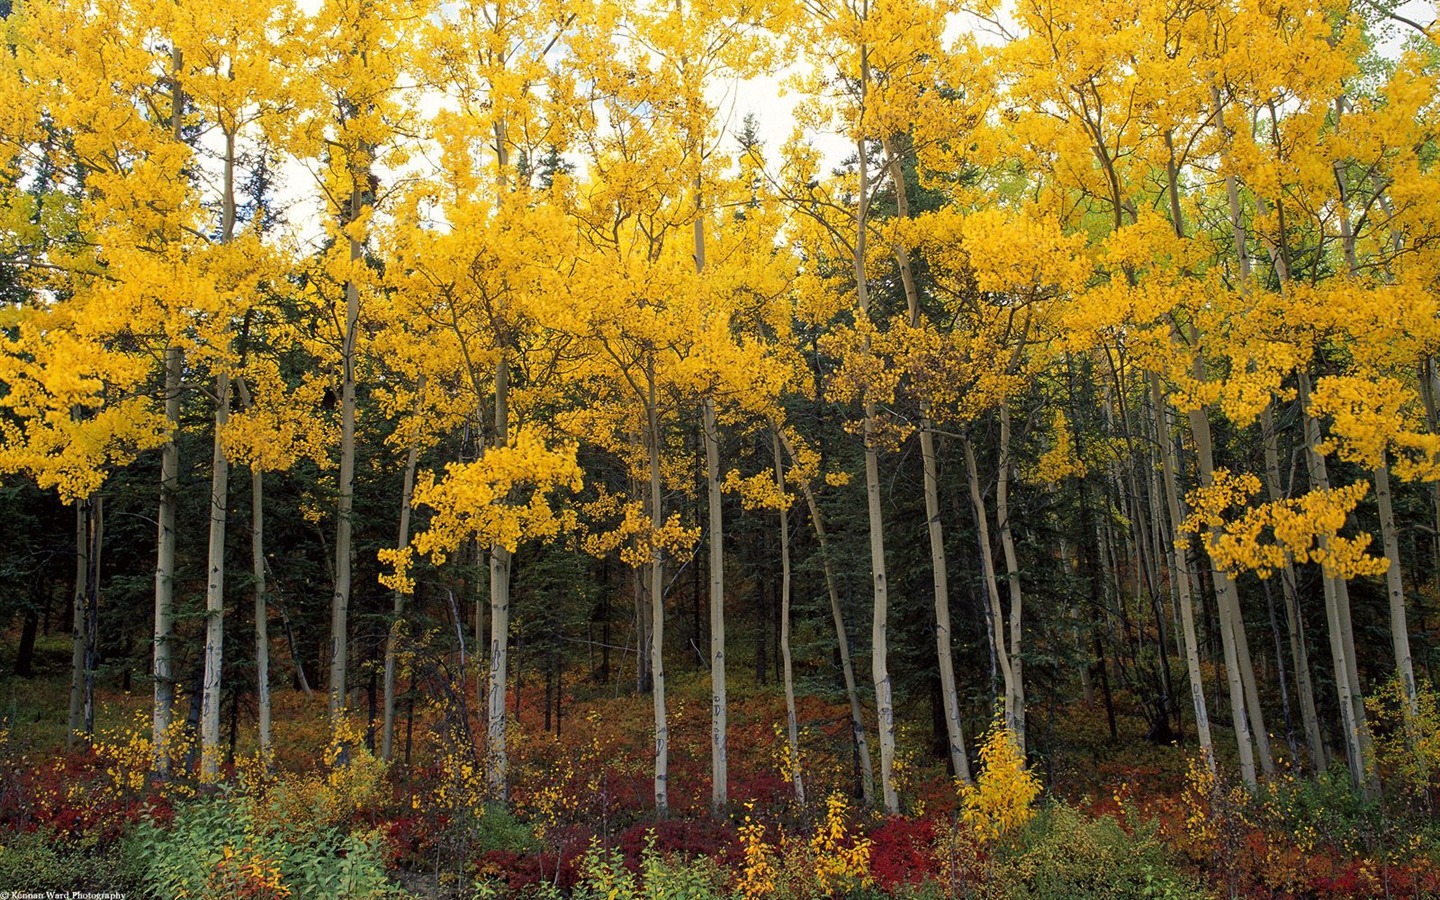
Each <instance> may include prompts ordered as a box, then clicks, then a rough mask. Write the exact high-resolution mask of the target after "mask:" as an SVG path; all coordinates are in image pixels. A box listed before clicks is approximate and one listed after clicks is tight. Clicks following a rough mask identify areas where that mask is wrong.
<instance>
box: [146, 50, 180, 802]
mask: <svg viewBox="0 0 1440 900" xmlns="http://www.w3.org/2000/svg"><path fill="white" fill-rule="evenodd" d="M181 62H182V60H181V53H180V50H179V48H176V49H175V50H173V51H172V54H171V84H170V137H171V139H172V140H174V141H176V142H179V141H180V140H181V135H182V130H183V127H184V112H185V110H184V106H185V103H184V94H183V92H182V90H181V87H180V70H181ZM184 366H185V357H184V352H183V351H182V350H181V349H180V348H179V347H177V346H174V345H171V346H169V347H166V348H165V428H166V440H165V443H164V444H162V445H161V447H160V509H159V512H158V513H157V514H156V517H155V519H156V532H157V534H156V538H155V647H154V664H153V668H152V670H151V675H152V676H153V677H154V679H155V682H154V705H153V709H152V712H151V746H152V747H153V748H154V752H155V772H156V774H158V775H159V776H160V777H162V778H164V777H167V776H168V775H169V774H170V747H169V737H170V722H171V720H172V718H173V716H174V706H175V676H174V671H173V663H172V649H171V647H170V641H171V637H172V635H173V633H174V630H175V511H176V508H177V506H178V505H179V499H178V496H177V495H178V494H179V490H180V445H179V443H178V442H177V441H176V439H175V436H176V434H177V432H178V431H179V430H180V384H181V377H182V373H183V369H184Z"/></svg>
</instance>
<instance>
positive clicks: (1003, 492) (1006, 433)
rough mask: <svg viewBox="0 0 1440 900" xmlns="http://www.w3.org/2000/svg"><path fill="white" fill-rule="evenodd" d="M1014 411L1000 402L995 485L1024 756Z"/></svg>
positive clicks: (1011, 700)
mask: <svg viewBox="0 0 1440 900" xmlns="http://www.w3.org/2000/svg"><path fill="white" fill-rule="evenodd" d="M1009 484H1010V407H1009V406H1008V405H1007V404H1006V402H1005V401H1004V400H1002V401H1001V402H1000V464H999V471H998V472H997V473H996V481H995V517H996V519H997V520H998V521H999V525H1000V546H1001V549H1002V550H1003V551H1004V553H1005V579H1006V581H1007V582H1008V583H1009V585H1010V653H1009V655H1010V691H1009V693H1008V694H1007V695H1006V697H1005V717H1006V719H1007V721H1008V724H1009V726H1010V730H1011V732H1013V733H1014V735H1015V742H1016V744H1018V745H1019V747H1020V750H1021V752H1024V750H1025V679H1024V677H1023V672H1022V669H1021V666H1022V663H1023V660H1022V659H1021V656H1020V648H1021V646H1022V645H1021V631H1020V625H1021V609H1022V606H1021V603H1022V600H1023V596H1022V594H1021V592H1020V562H1019V559H1018V558H1017V556H1016V554H1015V537H1014V532H1013V531H1012V529H1011V527H1010V499H1009V497H1010V493H1009Z"/></svg>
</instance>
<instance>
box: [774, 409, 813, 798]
mask: <svg viewBox="0 0 1440 900" xmlns="http://www.w3.org/2000/svg"><path fill="white" fill-rule="evenodd" d="M771 445H772V446H771V449H772V450H773V451H774V455H775V487H776V488H777V489H778V490H779V491H780V495H781V497H782V503H781V506H780V510H779V512H780V661H781V672H782V676H783V678H784V681H785V738H786V740H787V741H788V742H789V747H790V773H789V774H790V784H791V785H792V786H793V787H794V789H795V802H796V803H798V804H799V805H800V806H801V807H802V808H803V807H804V806H805V779H804V776H803V774H802V773H801V770H800V726H799V722H798V720H797V717H796V715H795V671H794V667H793V665H792V660H791V658H790V509H789V506H788V505H786V504H785V503H784V502H783V498H784V496H785V460H784V458H783V457H782V456H781V455H780V435H779V434H778V433H773V434H772V435H771Z"/></svg>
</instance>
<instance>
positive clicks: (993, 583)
mask: <svg viewBox="0 0 1440 900" xmlns="http://www.w3.org/2000/svg"><path fill="white" fill-rule="evenodd" d="M962 443H963V445H964V451H965V474H966V476H967V478H968V480H969V483H970V506H971V508H972V509H973V510H974V512H975V530H976V538H977V541H978V542H979V544H980V572H981V575H982V576H983V577H984V579H985V594H986V597H987V598H988V600H989V615H988V616H987V619H988V623H987V624H988V625H989V626H990V647H991V652H992V653H993V654H994V656H995V662H996V664H997V666H998V668H999V669H1000V679H1001V682H1002V684H1003V686H1004V695H1003V697H1002V700H1003V701H1004V704H1005V724H1006V726H1007V727H1010V726H1011V725H1012V722H1011V702H1012V700H1013V698H1014V696H1015V677H1014V670H1013V669H1012V668H1011V660H1010V650H1009V646H1008V644H1007V643H1006V640H1005V612H1004V610H1003V609H1002V608H1001V606H1000V584H999V579H998V577H997V576H996V574H995V558H994V556H993V554H992V553H991V551H990V547H991V544H990V511H989V509H988V508H987V507H986V506H985V497H984V495H983V494H982V493H981V491H980V470H979V467H978V466H977V465H976V463H975V448H974V446H973V445H972V444H971V443H970V439H969V438H968V437H966V438H964V439H963V441H962Z"/></svg>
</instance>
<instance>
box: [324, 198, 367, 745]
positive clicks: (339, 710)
mask: <svg viewBox="0 0 1440 900" xmlns="http://www.w3.org/2000/svg"><path fill="white" fill-rule="evenodd" d="M362 174H364V173H362V172H358V171H357V172H355V173H354V174H353V176H352V177H353V178H354V179H355V180H356V181H357V184H356V186H355V187H354V188H352V189H351V191H350V203H349V221H352V222H353V221H354V220H355V219H357V218H359V216H360V213H361V212H362V210H363V208H364V199H363V196H362V194H361V192H360V188H359V184H358V180H359V178H360V177H361V175H362ZM364 249H365V248H364V246H363V245H362V244H361V243H360V241H359V240H358V239H357V238H355V237H352V238H351V239H350V263H351V265H355V264H357V263H359V262H360V260H361V259H363V258H364ZM359 339H360V286H359V285H358V284H357V283H355V282H354V281H347V282H346V283H345V332H344V334H343V335H342V336H341V348H340V367H341V381H340V475H339V485H338V487H339V500H338V502H337V504H336V509H335V592H334V594H333V596H332V597H331V602H330V718H331V719H332V720H336V719H339V718H340V717H341V716H343V715H344V714H345V707H346V694H345V674H346V670H347V669H348V668H349V663H350V646H349V631H350V580H351V575H350V563H351V542H352V536H353V533H354V531H353V529H354V522H353V521H352V514H353V511H354V507H355V355H356V350H357V344H358V341H359Z"/></svg>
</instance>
